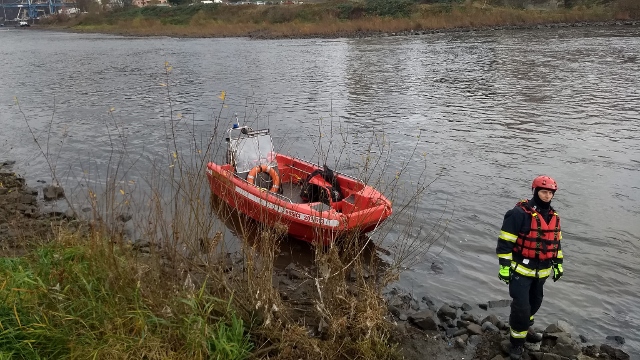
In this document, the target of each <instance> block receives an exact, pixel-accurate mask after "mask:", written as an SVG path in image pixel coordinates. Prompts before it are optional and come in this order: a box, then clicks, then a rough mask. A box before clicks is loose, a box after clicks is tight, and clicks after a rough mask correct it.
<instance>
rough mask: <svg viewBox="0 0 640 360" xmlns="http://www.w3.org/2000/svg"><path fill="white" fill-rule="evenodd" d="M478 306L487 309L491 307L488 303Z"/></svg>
mask: <svg viewBox="0 0 640 360" xmlns="http://www.w3.org/2000/svg"><path fill="white" fill-rule="evenodd" d="M478 307H479V308H480V309H482V310H487V308H488V307H489V305H487V304H478Z"/></svg>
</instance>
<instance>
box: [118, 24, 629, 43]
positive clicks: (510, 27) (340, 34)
mask: <svg viewBox="0 0 640 360" xmlns="http://www.w3.org/2000/svg"><path fill="white" fill-rule="evenodd" d="M616 26H625V27H631V26H640V21H638V20H617V21H600V22H572V23H566V22H562V23H545V24H535V25H503V26H491V27H456V28H442V29H429V30H408V31H399V32H391V33H389V32H370V31H357V32H336V33H333V34H318V35H317V36H297V35H292V36H273V35H271V34H269V33H268V32H265V31H260V32H253V33H249V34H247V36H248V37H250V38H254V39H277V38H283V37H284V38H290V39H294V38H295V39H297V38H310V37H311V38H314V37H315V38H367V37H387V36H417V35H429V34H440V33H444V34H446V33H467V32H480V31H501V30H541V29H561V28H583V27H596V28H598V27H616ZM123 35H126V34H123Z"/></svg>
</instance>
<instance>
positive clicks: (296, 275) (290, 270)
mask: <svg viewBox="0 0 640 360" xmlns="http://www.w3.org/2000/svg"><path fill="white" fill-rule="evenodd" d="M284 271H285V272H286V273H287V276H289V279H293V280H299V279H304V278H305V276H304V273H303V272H302V271H301V270H299V269H298V268H297V267H296V265H295V264H294V263H290V264H289V265H287V267H285V268H284Z"/></svg>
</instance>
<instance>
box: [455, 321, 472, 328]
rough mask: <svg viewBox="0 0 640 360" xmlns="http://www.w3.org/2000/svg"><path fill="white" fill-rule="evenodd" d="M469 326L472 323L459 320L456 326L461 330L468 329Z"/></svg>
mask: <svg viewBox="0 0 640 360" xmlns="http://www.w3.org/2000/svg"><path fill="white" fill-rule="evenodd" d="M469 324H470V323H469V322H468V321H464V320H458V321H456V326H457V327H458V328H459V329H466V328H467V326H469Z"/></svg>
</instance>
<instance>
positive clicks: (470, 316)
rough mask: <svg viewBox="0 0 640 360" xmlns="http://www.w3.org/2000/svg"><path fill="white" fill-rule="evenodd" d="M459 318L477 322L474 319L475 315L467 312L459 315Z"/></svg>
mask: <svg viewBox="0 0 640 360" xmlns="http://www.w3.org/2000/svg"><path fill="white" fill-rule="evenodd" d="M460 319H462V320H464V321H468V322H472V323H476V324H477V323H478V319H476V317H475V316H473V315H471V314H468V313H464V314H462V315H461V316H460Z"/></svg>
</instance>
